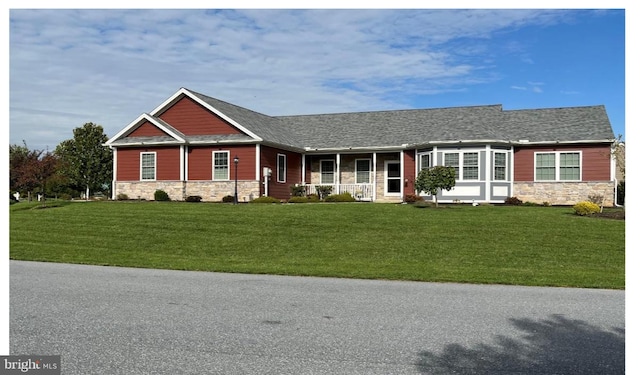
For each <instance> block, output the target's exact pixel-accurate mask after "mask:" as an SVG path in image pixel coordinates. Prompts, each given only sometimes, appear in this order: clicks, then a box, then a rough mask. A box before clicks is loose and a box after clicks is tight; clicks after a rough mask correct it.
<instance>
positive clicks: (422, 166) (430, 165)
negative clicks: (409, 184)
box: [418, 152, 433, 172]
mask: <svg viewBox="0 0 640 375" xmlns="http://www.w3.org/2000/svg"><path fill="white" fill-rule="evenodd" d="M424 156H426V157H428V158H429V163H428V164H429V165H423V164H422V158H423V157H424ZM418 164H419V165H418V172H420V171H421V170H423V169H428V168H431V167H432V166H433V152H423V153H419V154H418Z"/></svg>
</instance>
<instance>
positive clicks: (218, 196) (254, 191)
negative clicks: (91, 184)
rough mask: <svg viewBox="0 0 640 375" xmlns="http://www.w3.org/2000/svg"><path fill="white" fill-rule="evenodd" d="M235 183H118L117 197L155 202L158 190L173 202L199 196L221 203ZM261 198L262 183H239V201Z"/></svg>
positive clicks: (231, 193) (232, 192)
mask: <svg viewBox="0 0 640 375" xmlns="http://www.w3.org/2000/svg"><path fill="white" fill-rule="evenodd" d="M234 187H235V182H234V181H224V182H213V181H187V182H182V181H154V182H140V181H132V182H117V183H116V189H115V193H116V197H117V195H118V194H126V195H127V196H128V197H129V199H146V200H153V199H154V197H153V194H154V193H155V191H156V190H158V189H160V190H164V191H165V192H166V193H167V194H168V195H169V198H171V200H176V201H180V200H184V199H185V198H186V197H188V196H190V195H199V196H201V197H202V200H203V201H205V202H220V201H222V198H223V197H224V196H226V195H231V196H233V194H234ZM259 196H260V182H258V181H238V201H239V202H248V201H250V200H252V199H255V198H257V197H259Z"/></svg>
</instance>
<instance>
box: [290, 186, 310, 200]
mask: <svg viewBox="0 0 640 375" xmlns="http://www.w3.org/2000/svg"><path fill="white" fill-rule="evenodd" d="M289 189H290V190H291V196H293V197H304V196H306V195H307V188H306V186H304V185H298V184H295V185H291V186H290V187H289Z"/></svg>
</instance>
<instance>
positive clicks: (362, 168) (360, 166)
mask: <svg viewBox="0 0 640 375" xmlns="http://www.w3.org/2000/svg"><path fill="white" fill-rule="evenodd" d="M368 183H371V160H370V159H356V184H368Z"/></svg>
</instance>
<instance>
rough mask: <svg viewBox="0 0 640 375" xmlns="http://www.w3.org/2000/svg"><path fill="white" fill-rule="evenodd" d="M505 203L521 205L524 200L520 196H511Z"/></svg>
mask: <svg viewBox="0 0 640 375" xmlns="http://www.w3.org/2000/svg"><path fill="white" fill-rule="evenodd" d="M504 204H509V205H512V206H520V205H521V204H522V201H521V200H520V199H518V197H509V198H507V199H505V200H504Z"/></svg>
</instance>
